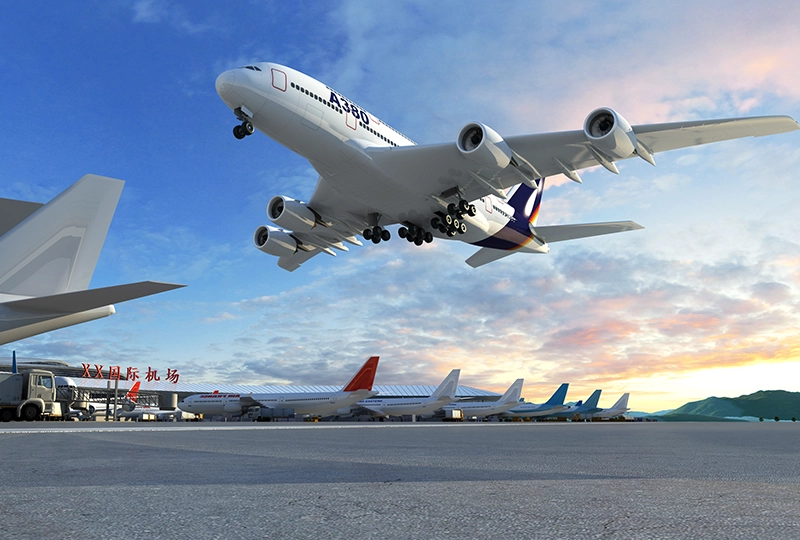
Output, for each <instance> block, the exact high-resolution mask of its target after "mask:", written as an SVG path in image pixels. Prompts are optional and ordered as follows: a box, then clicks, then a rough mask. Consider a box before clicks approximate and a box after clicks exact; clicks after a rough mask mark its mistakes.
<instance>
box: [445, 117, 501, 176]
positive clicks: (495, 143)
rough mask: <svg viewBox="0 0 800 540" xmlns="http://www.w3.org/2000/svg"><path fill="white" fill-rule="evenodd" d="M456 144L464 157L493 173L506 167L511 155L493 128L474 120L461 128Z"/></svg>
mask: <svg viewBox="0 0 800 540" xmlns="http://www.w3.org/2000/svg"><path fill="white" fill-rule="evenodd" d="M456 146H457V147H458V151H459V152H461V155H463V156H464V157H465V158H467V159H469V160H470V161H473V162H475V163H477V164H478V165H480V166H481V167H484V168H486V169H490V170H491V171H492V172H493V173H497V172H500V171H502V170H503V169H505V168H506V167H508V164H509V163H511V158H512V156H513V154H512V153H511V149H510V148H509V147H508V145H507V144H506V142H505V141H504V140H503V138H502V137H501V136H500V135H499V134H498V133H497V132H496V131H495V130H493V129H492V128H490V127H489V126H485V125H483V124H478V123H476V122H473V123H471V124H467V125H466V126H464V127H463V128H461V131H460V132H459V134H458V139H456Z"/></svg>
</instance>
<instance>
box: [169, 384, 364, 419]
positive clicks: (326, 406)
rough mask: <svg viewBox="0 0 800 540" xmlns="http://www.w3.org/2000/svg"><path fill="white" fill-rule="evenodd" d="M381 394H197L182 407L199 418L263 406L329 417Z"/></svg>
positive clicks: (181, 404)
mask: <svg viewBox="0 0 800 540" xmlns="http://www.w3.org/2000/svg"><path fill="white" fill-rule="evenodd" d="M375 394H377V392H372V391H369V390H356V391H354V392H297V393H285V394H247V395H240V394H195V395H193V396H189V397H187V398H186V399H184V400H183V401H181V402H180V403H179V404H178V407H179V408H180V409H181V410H183V411H188V412H192V413H195V414H206V415H219V414H233V415H241V414H243V413H244V412H246V410H247V408H248V407H251V406H255V405H261V406H262V407H269V408H276V409H277V408H282V409H293V410H294V412H295V414H310V415H327V414H334V413H336V412H337V411H338V410H339V409H349V407H350V405H353V404H354V403H356V402H357V401H358V400H360V399H364V397H367V396H374V395H375Z"/></svg>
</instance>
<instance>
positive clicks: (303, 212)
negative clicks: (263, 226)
mask: <svg viewBox="0 0 800 540" xmlns="http://www.w3.org/2000/svg"><path fill="white" fill-rule="evenodd" d="M267 217H268V218H269V219H270V220H271V221H272V222H273V223H274V224H275V225H277V226H278V227H282V228H284V229H289V230H292V231H297V232H310V231H311V229H313V228H314V227H315V226H316V224H317V215H316V214H315V213H314V211H313V210H312V209H311V208H309V207H308V206H306V203H304V202H301V201H296V200H294V199H290V198H289V197H284V196H283V195H276V196H275V197H273V198H272V199H270V201H269V203H268V204H267Z"/></svg>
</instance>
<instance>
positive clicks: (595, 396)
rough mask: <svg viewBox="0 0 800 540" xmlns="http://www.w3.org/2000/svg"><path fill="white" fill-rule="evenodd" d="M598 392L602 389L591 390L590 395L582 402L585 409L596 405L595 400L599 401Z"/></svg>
mask: <svg viewBox="0 0 800 540" xmlns="http://www.w3.org/2000/svg"><path fill="white" fill-rule="evenodd" d="M600 392H602V390H595V391H594V392H592V395H591V396H589V399H587V400H586V401H585V402H584V403H583V406H584V407H586V408H587V409H594V408H595V407H597V402H598V401H600Z"/></svg>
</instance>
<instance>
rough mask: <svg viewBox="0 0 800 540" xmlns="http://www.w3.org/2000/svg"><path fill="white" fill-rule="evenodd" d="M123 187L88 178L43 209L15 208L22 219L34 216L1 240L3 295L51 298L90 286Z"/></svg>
mask: <svg viewBox="0 0 800 540" xmlns="http://www.w3.org/2000/svg"><path fill="white" fill-rule="evenodd" d="M124 184H125V182H123V181H122V180H115V179H113V178H107V177H104V176H97V175H94V174H87V175H85V176H84V177H83V178H81V179H80V180H78V181H77V182H75V183H74V184H73V185H72V186H70V187H68V188H67V189H66V190H64V191H63V192H62V193H61V194H59V195H57V196H56V197H55V198H54V199H53V200H51V201H50V202H48V203H47V204H45V205H44V206H42V207H39V208H36V209H33V207H31V206H28V207H24V206H23V205H19V204H15V205H12V206H13V209H14V211H15V212H17V213H16V216H17V217H18V216H21V215H22V214H24V213H25V212H27V211H29V210H32V209H33V212H31V213H30V214H28V215H27V217H25V218H24V219H22V220H21V221H20V222H18V223H17V224H16V225H14V226H13V227H11V229H10V230H8V232H6V233H5V234H4V235H3V236H2V237H0V253H2V254H3V257H2V259H0V292H2V293H7V294H14V295H19V296H46V295H52V294H58V293H63V292H69V291H77V290H82V289H86V288H88V287H89V282H90V281H91V279H92V274H93V273H94V268H95V265H96V264H97V259H98V257H99V256H100V250H101V248H102V247H103V242H105V238H106V233H107V232H108V227H109V226H110V225H111V218H112V217H113V216H114V211H115V210H116V208H117V202H118V201H119V197H120V194H121V193H122V186H123V185H124ZM4 204H5V205H6V206H8V205H9V204H10V203H8V202H6V203H4ZM12 206H8V207H9V208H12ZM2 207H3V205H2V204H0V208H2ZM13 219H16V217H14V218H13ZM13 219H12V221H13Z"/></svg>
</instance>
